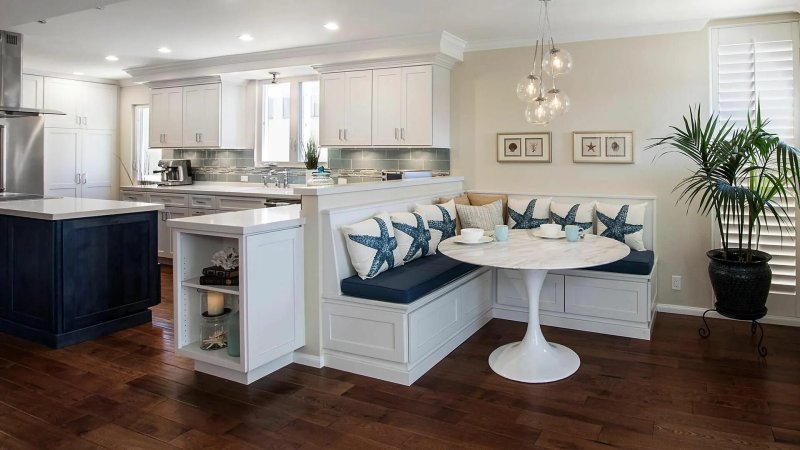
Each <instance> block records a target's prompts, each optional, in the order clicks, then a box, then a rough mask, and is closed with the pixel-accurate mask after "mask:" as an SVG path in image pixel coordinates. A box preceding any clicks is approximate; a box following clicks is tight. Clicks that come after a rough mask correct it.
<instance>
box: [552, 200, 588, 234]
mask: <svg viewBox="0 0 800 450" xmlns="http://www.w3.org/2000/svg"><path fill="white" fill-rule="evenodd" d="M593 216H594V202H589V203H557V202H552V203H550V218H551V219H553V223H557V224H559V225H561V229H562V230H563V229H564V227H565V226H567V225H577V226H579V227H581V229H583V230H586V232H587V233H592V232H593V231H594V222H593V221H592V219H593Z"/></svg>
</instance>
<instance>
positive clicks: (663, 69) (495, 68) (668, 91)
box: [451, 31, 711, 307]
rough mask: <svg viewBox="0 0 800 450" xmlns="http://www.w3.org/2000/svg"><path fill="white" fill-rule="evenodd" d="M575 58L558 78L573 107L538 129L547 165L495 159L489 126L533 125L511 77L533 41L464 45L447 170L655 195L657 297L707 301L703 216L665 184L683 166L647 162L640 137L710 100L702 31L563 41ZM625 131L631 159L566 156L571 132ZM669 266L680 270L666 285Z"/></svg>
mask: <svg viewBox="0 0 800 450" xmlns="http://www.w3.org/2000/svg"><path fill="white" fill-rule="evenodd" d="M564 48H566V49H567V50H569V51H570V52H571V53H572V56H573V58H574V61H575V68H574V69H573V72H572V73H571V74H570V75H568V76H567V77H565V78H564V79H563V81H561V82H560V83H559V87H560V88H561V89H562V90H564V91H565V92H566V93H567V94H568V95H569V96H570V97H571V99H572V110H571V111H570V112H569V113H568V114H567V115H566V116H563V117H561V118H558V119H557V120H555V121H553V123H552V124H551V125H550V126H549V127H548V128H546V131H550V132H552V136H553V139H552V143H553V162H552V163H551V164H509V163H505V164H500V163H497V162H496V134H497V133H498V132H521V131H539V130H542V128H541V127H535V126H533V125H530V124H528V123H526V122H525V119H524V117H523V113H524V110H525V105H524V104H523V103H521V102H520V101H519V100H517V98H516V95H515V92H514V89H515V86H516V83H517V81H518V80H519V79H520V78H522V77H523V76H524V75H525V74H526V73H527V72H528V71H529V70H530V59H531V54H532V52H533V49H532V48H516V49H504V50H491V51H483V52H471V53H467V54H466V55H465V58H464V62H463V63H461V64H458V65H457V66H456V68H455V69H454V71H453V105H452V106H453V113H452V139H453V144H452V148H453V150H452V152H451V159H452V162H451V164H452V171H453V174H454V175H464V176H465V177H466V188H467V189H478V190H502V191H506V192H520V193H523V192H525V193H528V192H529V193H536V192H542V193H558V194H561V193H563V194H631V195H655V196H657V198H658V200H657V235H656V251H657V255H658V258H659V266H658V270H659V273H658V279H659V281H658V284H659V285H658V302H659V303H668V304H676V305H689V306H700V307H707V306H709V305H710V303H711V286H710V284H709V282H708V275H707V269H706V267H707V259H706V257H705V252H706V250H707V249H709V248H710V245H711V222H710V220H709V219H707V218H702V217H698V216H696V215H694V214H690V215H688V216H687V215H686V214H685V212H686V208H685V207H683V206H675V200H676V198H677V197H676V196H675V195H673V194H672V193H671V191H672V188H673V187H674V186H675V184H676V183H677V182H678V180H680V178H681V177H682V176H684V175H685V174H687V170H688V168H689V166H687V165H686V163H685V162H684V161H683V160H681V159H680V158H679V157H677V156H667V157H665V158H662V159H659V160H658V161H657V162H656V163H653V161H652V160H653V157H654V156H655V155H656V154H657V153H656V152H655V151H648V152H645V151H643V149H644V147H645V146H646V145H647V144H648V139H649V138H652V137H658V136H663V135H665V134H666V133H667V132H668V126H669V125H673V124H678V123H680V120H681V116H682V115H683V114H685V113H687V111H688V108H689V106H690V105H696V104H698V103H702V104H703V106H704V107H706V108H707V107H708V103H709V98H710V94H709V85H710V82H709V55H708V32H707V31H699V32H692V33H681V34H671V35H660V36H649V37H639V38H629V39H615V40H604V41H593V42H581V43H573V44H567V45H564ZM600 130H609V131H619V130H632V131H633V132H634V147H635V159H636V162H635V164H633V165H627V164H626V165H601V164H575V163H573V162H572V132H573V131H600ZM672 275H680V276H682V277H683V289H682V290H681V291H673V290H671V286H670V278H671V276H672Z"/></svg>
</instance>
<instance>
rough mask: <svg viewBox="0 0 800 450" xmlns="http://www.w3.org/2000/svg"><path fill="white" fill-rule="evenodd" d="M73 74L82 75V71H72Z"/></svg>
mask: <svg viewBox="0 0 800 450" xmlns="http://www.w3.org/2000/svg"><path fill="white" fill-rule="evenodd" d="M72 74H73V75H83V72H72Z"/></svg>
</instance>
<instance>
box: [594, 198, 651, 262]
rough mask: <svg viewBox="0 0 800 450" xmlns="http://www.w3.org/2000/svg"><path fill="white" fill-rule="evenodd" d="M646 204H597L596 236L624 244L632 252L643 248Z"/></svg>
mask: <svg viewBox="0 0 800 450" xmlns="http://www.w3.org/2000/svg"><path fill="white" fill-rule="evenodd" d="M646 210H647V203H642V204H640V205H610V204H608V203H599V202H598V203H597V234H599V235H600V236H605V237H608V238H611V239H616V240H618V241H620V242H624V243H625V244H627V245H628V247H630V248H631V249H633V250H639V251H642V250H647V249H646V248H645V247H644V213H645V211H646Z"/></svg>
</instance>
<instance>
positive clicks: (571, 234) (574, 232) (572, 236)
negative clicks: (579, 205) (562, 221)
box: [564, 225, 583, 242]
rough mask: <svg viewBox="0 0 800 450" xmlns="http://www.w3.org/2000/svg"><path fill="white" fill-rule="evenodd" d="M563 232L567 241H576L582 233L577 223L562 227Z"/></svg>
mask: <svg viewBox="0 0 800 450" xmlns="http://www.w3.org/2000/svg"><path fill="white" fill-rule="evenodd" d="M564 232H565V234H566V235H567V241H569V242H577V241H578V239H580V238H581V236H582V235H583V229H582V228H581V227H579V226H577V225H567V226H565V227H564Z"/></svg>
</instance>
